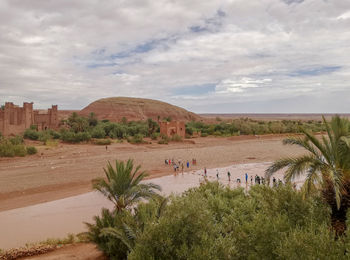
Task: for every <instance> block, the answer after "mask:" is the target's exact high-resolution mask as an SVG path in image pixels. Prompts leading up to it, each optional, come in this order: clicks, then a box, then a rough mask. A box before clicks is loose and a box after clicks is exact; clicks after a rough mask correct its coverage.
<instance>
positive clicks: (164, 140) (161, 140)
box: [158, 134, 170, 144]
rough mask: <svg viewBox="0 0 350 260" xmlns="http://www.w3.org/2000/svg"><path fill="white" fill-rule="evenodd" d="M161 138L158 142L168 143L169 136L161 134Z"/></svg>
mask: <svg viewBox="0 0 350 260" xmlns="http://www.w3.org/2000/svg"><path fill="white" fill-rule="evenodd" d="M160 137H161V139H160V140H159V141H158V144H168V143H169V141H170V138H169V137H168V136H167V135H164V134H161V135H160Z"/></svg>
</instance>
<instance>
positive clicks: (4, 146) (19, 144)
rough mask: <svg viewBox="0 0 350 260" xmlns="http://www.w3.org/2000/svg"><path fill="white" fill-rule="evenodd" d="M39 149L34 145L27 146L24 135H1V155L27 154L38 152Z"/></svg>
mask: <svg viewBox="0 0 350 260" xmlns="http://www.w3.org/2000/svg"><path fill="white" fill-rule="evenodd" d="M37 152H38V151H37V149H36V148H35V147H34V146H25V145H24V141H23V137H21V136H15V137H9V138H5V137H1V136H0V157H14V156H21V157H23V156H26V155H32V154H36V153H37Z"/></svg>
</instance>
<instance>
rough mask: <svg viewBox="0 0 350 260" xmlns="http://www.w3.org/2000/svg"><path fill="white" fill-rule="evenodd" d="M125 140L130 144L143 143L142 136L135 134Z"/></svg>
mask: <svg viewBox="0 0 350 260" xmlns="http://www.w3.org/2000/svg"><path fill="white" fill-rule="evenodd" d="M127 140H128V142H129V143H131V144H142V143H144V142H145V141H144V140H143V135H142V134H136V135H134V136H131V137H128V138H127Z"/></svg>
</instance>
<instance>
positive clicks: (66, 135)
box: [61, 130, 91, 143]
mask: <svg viewBox="0 0 350 260" xmlns="http://www.w3.org/2000/svg"><path fill="white" fill-rule="evenodd" d="M90 139H91V135H90V134H89V133H87V132H78V133H75V132H72V131H67V130H63V131H62V132H61V140H62V141H64V142H67V143H79V142H86V141H89V140H90Z"/></svg>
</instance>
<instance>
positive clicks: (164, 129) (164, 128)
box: [159, 121, 186, 138]
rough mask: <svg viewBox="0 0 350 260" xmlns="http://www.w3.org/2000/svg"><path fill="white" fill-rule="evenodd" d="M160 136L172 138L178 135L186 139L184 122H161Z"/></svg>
mask: <svg viewBox="0 0 350 260" xmlns="http://www.w3.org/2000/svg"><path fill="white" fill-rule="evenodd" d="M159 126H160V134H164V135H166V136H169V137H172V136H173V135H175V134H177V135H179V136H181V137H182V138H185V134H186V127H185V123H184V122H179V121H172V122H160V124H159Z"/></svg>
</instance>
